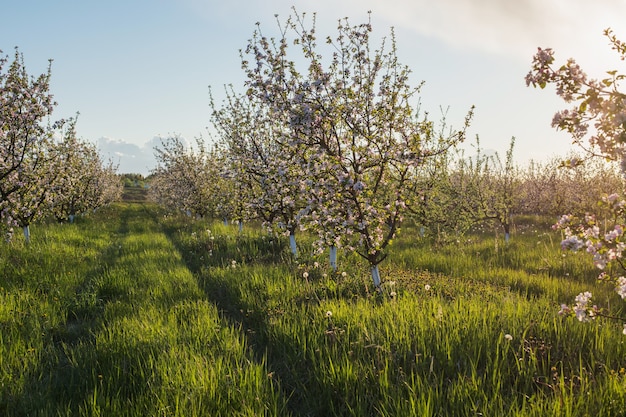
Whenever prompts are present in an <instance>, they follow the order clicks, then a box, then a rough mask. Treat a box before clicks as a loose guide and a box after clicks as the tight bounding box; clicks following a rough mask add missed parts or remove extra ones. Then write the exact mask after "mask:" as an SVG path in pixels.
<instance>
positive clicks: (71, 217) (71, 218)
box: [69, 214, 75, 223]
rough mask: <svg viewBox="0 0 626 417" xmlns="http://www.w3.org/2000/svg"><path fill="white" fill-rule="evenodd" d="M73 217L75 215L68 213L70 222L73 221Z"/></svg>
mask: <svg viewBox="0 0 626 417" xmlns="http://www.w3.org/2000/svg"><path fill="white" fill-rule="evenodd" d="M74 217H75V216H74V215H73V214H70V215H69V220H70V223H74Z"/></svg>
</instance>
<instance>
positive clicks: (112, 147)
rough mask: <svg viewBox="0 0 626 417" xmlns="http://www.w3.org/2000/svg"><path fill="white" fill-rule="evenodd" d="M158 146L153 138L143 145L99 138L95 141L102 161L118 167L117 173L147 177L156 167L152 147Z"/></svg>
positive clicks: (158, 141) (156, 138) (158, 140)
mask: <svg viewBox="0 0 626 417" xmlns="http://www.w3.org/2000/svg"><path fill="white" fill-rule="evenodd" d="M157 144H160V138H158V137H155V138H153V139H151V140H149V141H147V142H145V143H144V144H143V145H141V146H140V145H136V144H134V143H130V142H126V141H124V140H120V139H113V138H109V137H101V138H99V139H98V140H97V146H98V150H99V152H100V155H102V157H103V159H104V160H105V161H106V160H111V161H112V162H113V163H114V164H116V165H118V169H117V172H119V173H137V174H142V175H144V176H145V175H148V174H149V173H150V171H151V170H152V169H154V167H155V166H156V160H155V158H154V146H155V145H157Z"/></svg>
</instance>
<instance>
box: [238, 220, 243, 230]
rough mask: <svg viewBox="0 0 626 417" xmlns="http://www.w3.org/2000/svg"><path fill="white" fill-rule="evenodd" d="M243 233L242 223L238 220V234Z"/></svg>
mask: <svg viewBox="0 0 626 417" xmlns="http://www.w3.org/2000/svg"><path fill="white" fill-rule="evenodd" d="M241 232H243V222H242V221H241V220H239V233H241Z"/></svg>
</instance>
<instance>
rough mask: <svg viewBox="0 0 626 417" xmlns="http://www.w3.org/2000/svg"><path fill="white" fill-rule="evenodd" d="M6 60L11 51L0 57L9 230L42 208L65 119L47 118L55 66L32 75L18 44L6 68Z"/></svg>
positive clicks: (1, 188)
mask: <svg viewBox="0 0 626 417" xmlns="http://www.w3.org/2000/svg"><path fill="white" fill-rule="evenodd" d="M0 53H1V52H0ZM7 63H8V57H3V58H0V216H1V219H0V220H1V223H2V224H4V225H5V228H6V230H7V231H8V232H9V233H10V230H11V229H12V226H14V225H17V224H18V223H21V224H20V225H21V226H24V227H26V226H28V224H30V222H31V221H32V220H33V219H34V218H35V217H36V216H37V215H38V213H39V207H41V204H42V203H43V200H44V199H45V187H46V186H47V185H48V184H47V183H46V182H45V181H47V180H49V178H48V177H49V174H50V173H49V172H46V171H45V165H46V162H47V158H48V157H49V155H48V146H49V143H50V140H51V138H52V136H53V133H54V131H55V129H57V128H60V127H61V126H62V125H63V123H64V121H63V120H60V121H57V122H54V123H52V124H50V120H49V119H50V116H51V114H52V111H53V109H54V106H55V105H56V103H55V102H54V101H53V98H52V94H50V92H49V86H50V75H51V66H50V65H49V66H48V71H47V72H46V73H44V74H41V75H40V76H38V77H37V78H35V77H30V76H29V75H28V73H27V72H26V68H25V66H24V58H23V56H22V55H21V54H20V53H19V51H18V49H17V48H16V49H15V56H14V60H13V62H12V63H11V64H10V65H9V67H8V70H7V71H6V72H4V69H5V67H6V65H7ZM42 187H43V188H44V190H42ZM25 231H27V229H25Z"/></svg>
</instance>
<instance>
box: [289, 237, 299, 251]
mask: <svg viewBox="0 0 626 417" xmlns="http://www.w3.org/2000/svg"><path fill="white" fill-rule="evenodd" d="M289 247H290V248H291V253H292V254H293V256H298V248H297V246H296V235H294V234H293V233H291V234H290V235H289Z"/></svg>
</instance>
